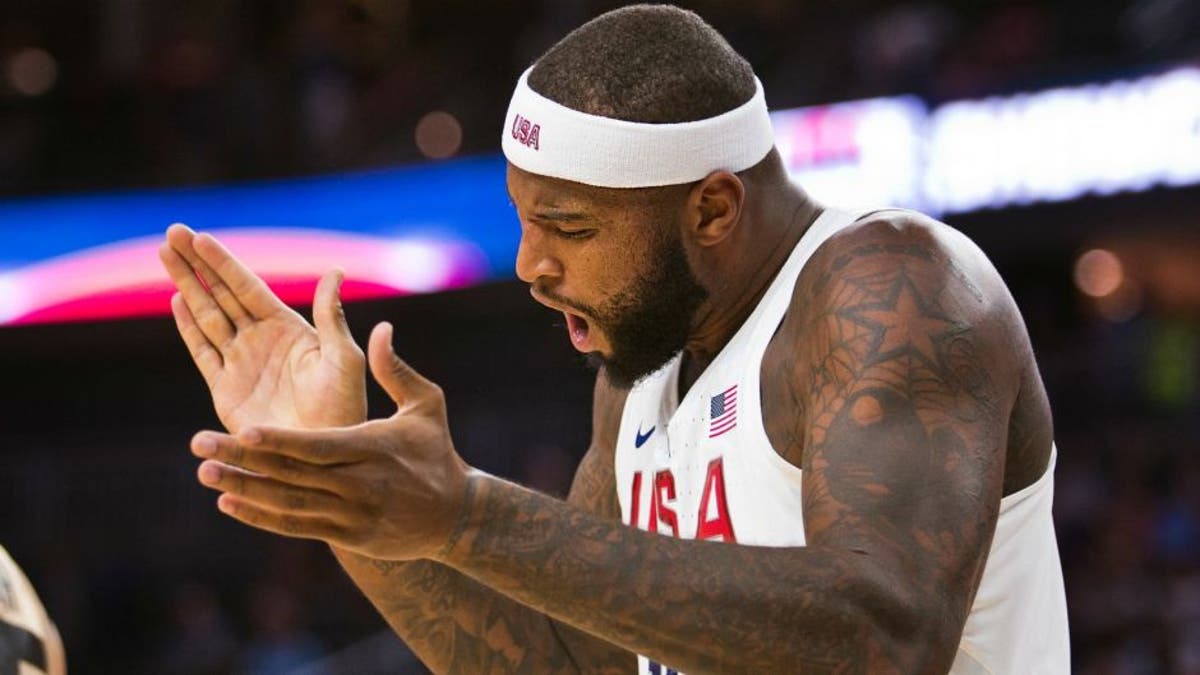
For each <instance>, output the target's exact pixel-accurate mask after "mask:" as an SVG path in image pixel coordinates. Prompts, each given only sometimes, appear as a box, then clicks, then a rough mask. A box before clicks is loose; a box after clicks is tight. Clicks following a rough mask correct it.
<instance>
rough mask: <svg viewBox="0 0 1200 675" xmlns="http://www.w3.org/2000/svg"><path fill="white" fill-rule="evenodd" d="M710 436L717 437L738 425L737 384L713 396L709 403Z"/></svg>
mask: <svg viewBox="0 0 1200 675" xmlns="http://www.w3.org/2000/svg"><path fill="white" fill-rule="evenodd" d="M708 419H709V420H710V421H709V423H708V437H709V438H716V437H717V436H720V435H721V434H723V433H725V432H726V431H729V430H730V429H732V428H734V427H736V426H737V385H736V384H735V385H733V386H732V387H730V388H728V389H726V390H725V391H723V392H721V393H719V394H717V395H716V396H714V397H712V400H711V401H709V404H708Z"/></svg>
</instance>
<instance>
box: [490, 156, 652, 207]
mask: <svg viewBox="0 0 1200 675" xmlns="http://www.w3.org/2000/svg"><path fill="white" fill-rule="evenodd" d="M505 180H506V182H507V184H508V194H509V197H510V198H511V199H512V200H513V203H515V204H517V205H518V206H525V207H534V206H546V207H551V206H552V207H557V208H566V207H568V206H569V207H573V208H579V209H583V208H587V209H589V210H597V211H601V210H603V211H622V210H639V211H640V210H643V209H645V208H647V207H650V206H655V205H657V204H659V203H661V200H662V194H661V191H660V190H658V189H654V188H643V189H639V188H603V187H596V186H594V185H584V184H583V183H576V182H574V181H569V180H563V179H561V178H552V177H550V176H541V175H538V174H535V173H529V172H528V171H525V170H524V169H521V168H519V167H517V166H514V165H513V164H512V163H511V162H509V163H508V171H507V175H506V179H505Z"/></svg>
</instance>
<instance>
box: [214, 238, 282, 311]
mask: <svg viewBox="0 0 1200 675" xmlns="http://www.w3.org/2000/svg"><path fill="white" fill-rule="evenodd" d="M192 245H193V247H194V248H195V249H196V253H198V254H199V255H200V258H201V259H202V260H203V261H204V262H205V263H207V264H208V266H209V267H211V268H212V269H213V271H214V272H215V273H216V276H218V277H219V278H220V279H221V281H222V282H223V283H224V284H225V285H226V286H228V287H229V290H231V291H233V295H234V296H235V297H236V298H237V300H238V302H240V303H241V305H242V306H243V307H245V308H246V310H247V311H248V312H250V314H251V315H252V316H254V317H257V318H259V319H262V318H265V317H268V316H271V315H273V314H275V313H277V312H281V311H287V309H288V307H287V305H285V304H283V301H282V300H280V299H279V297H278V296H276V295H275V294H274V293H273V292H271V289H270V288H268V287H267V284H266V282H264V281H263V280H262V279H260V278H259V276H258V275H257V274H255V273H254V272H251V271H250V269H249V268H247V267H246V266H245V265H243V264H242V262H241V261H240V260H238V259H237V258H235V257H234V255H233V254H232V253H230V252H229V250H228V249H226V248H225V246H223V245H222V244H221V242H219V241H217V240H216V238H214V237H213V236H212V235H210V234H205V233H200V234H197V235H196V236H195V238H194V239H193V240H192Z"/></svg>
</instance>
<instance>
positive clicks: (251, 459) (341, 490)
mask: <svg viewBox="0 0 1200 675" xmlns="http://www.w3.org/2000/svg"><path fill="white" fill-rule="evenodd" d="M191 448H192V454H194V455H195V456H197V457H200V458H202V459H212V460H216V461H218V462H221V463H223V464H225V465H228V466H232V467H240V468H242V469H246V470H248V471H252V472H254V473H257V474H261V475H264V476H267V477H269V478H273V479H275V480H278V481H280V482H283V483H288V484H290V485H299V486H302V487H309V488H316V489H319V490H324V491H326V492H331V493H333V494H337V495H346V494H349V493H350V488H349V485H347V482H346V480H345V479H343V478H342V477H341V476H339V475H338V474H337V473H335V472H334V471H333V470H331V468H330V467H328V466H322V465H318V464H311V463H309V462H304V461H301V460H299V459H296V458H295V457H288V456H286V455H280V454H276V453H273V452H259V451H257V450H247V449H245V448H243V447H242V446H241V444H239V443H238V442H237V439H235V438H233V437H232V436H229V435H228V434H221V433H215V432H209V431H202V432H200V433H198V434H196V435H195V436H194V437H193V438H192V443H191Z"/></svg>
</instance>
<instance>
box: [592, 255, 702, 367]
mask: <svg viewBox="0 0 1200 675" xmlns="http://www.w3.org/2000/svg"><path fill="white" fill-rule="evenodd" d="M648 260H649V261H650V263H649V265H648V266H647V269H646V272H645V273H644V274H642V275H641V276H639V277H638V278H636V279H635V280H634V281H633V283H631V284H630V285H629V286H628V287H627V288H625V290H623V291H621V292H620V293H619V294H618V295H617V296H616V297H614V298H613V299H612V300H611V301H610V302H609V303H608V304H606V305H605V306H604V307H603V308H602V310H601V311H600V312H599V313H598V314H597V315H596V316H595V317H594V318H595V320H596V321H597V322H598V323H599V324H600V326H601V327H602V328H603V329H604V333H605V335H606V336H608V339H609V342H610V344H611V345H612V355H611V356H602V355H600V354H599V353H596V352H593V353H591V354H588V355H587V359H588V363H589V364H591V365H592V366H594V367H597V368H599V367H603V368H604V372H605V374H606V375H607V377H608V381H609V382H610V383H611V384H612V385H613V386H615V387H618V388H621V389H629V388H630V387H632V386H633V385H634V384H636V383H637V382H638V380H641V379H642V378H644V377H646V376H647V375H650V374H651V373H653V372H655V371H657V370H658V369H660V368H662V367H663V366H664V365H666V364H667V362H668V361H670V360H671V359H672V358H674V356H675V355H676V354H678V353H679V352H680V351H682V350H683V348H684V346H685V345H686V344H687V338H688V334H689V333H690V332H691V328H692V319H693V318H694V317H695V314H696V310H697V309H698V308H699V307H700V304H701V303H703V302H704V300H705V298H707V297H708V291H707V290H706V289H705V288H704V287H703V286H701V285H700V282H699V280H697V279H696V275H695V274H693V273H692V267H691V265H689V264H688V260H687V254H686V252H685V251H684V250H683V242H682V241H680V240H679V238H678V237H675V238H669V239H667V240H665V241H664V242H663V244H662V245H661V247H660V248H659V250H658V251H657V252H656V254H655V255H652V256H649V257H648Z"/></svg>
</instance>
